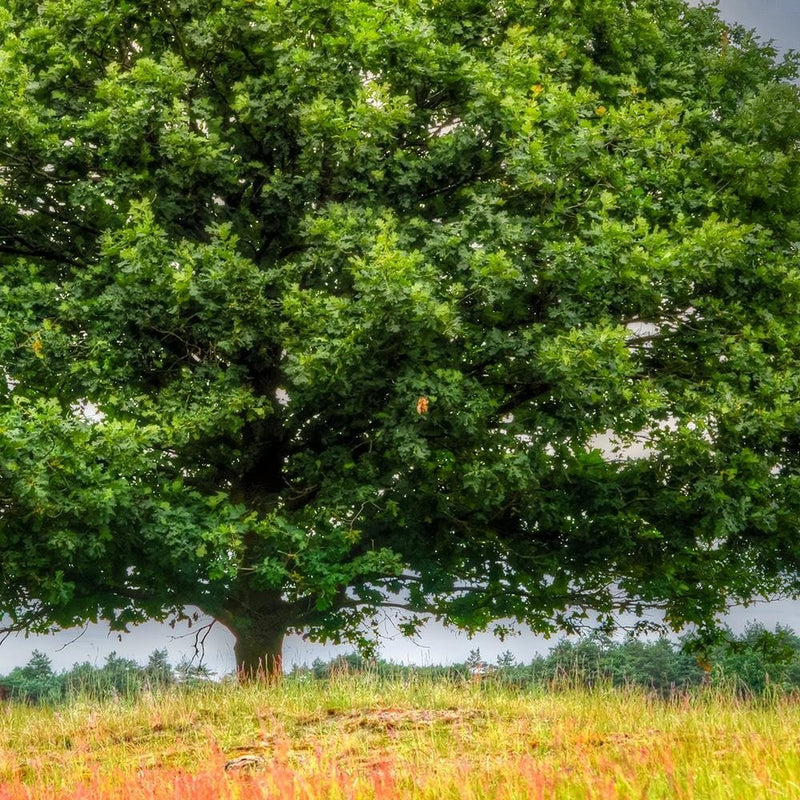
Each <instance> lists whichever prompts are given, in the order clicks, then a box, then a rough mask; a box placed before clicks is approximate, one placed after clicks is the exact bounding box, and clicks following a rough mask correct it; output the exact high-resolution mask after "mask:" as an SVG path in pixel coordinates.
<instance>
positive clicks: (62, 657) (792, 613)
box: [0, 0, 800, 675]
mask: <svg viewBox="0 0 800 800" xmlns="http://www.w3.org/2000/svg"><path fill="white" fill-rule="evenodd" d="M719 9H720V13H721V14H722V16H723V17H724V18H725V19H728V20H729V21H731V22H740V23H741V24H743V25H745V26H746V27H748V28H754V29H755V30H756V31H757V33H758V35H759V36H760V37H761V38H762V39H764V40H769V39H772V40H774V43H775V46H776V47H777V48H778V49H779V50H781V51H785V50H788V49H797V50H800V0H720V2H719ZM752 620H757V621H759V622H762V623H763V624H765V625H766V626H767V627H768V628H772V627H774V625H775V624H777V623H781V624H783V625H789V626H790V627H792V628H794V629H795V630H797V631H800V603H797V602H790V601H781V602H775V603H769V604H760V605H758V606H756V607H751V608H747V609H741V608H739V609H734V610H733V611H732V613H731V614H730V616H729V618H728V624H730V626H731V627H732V628H734V629H741V627H743V625H744V624H745V623H746V622H748V621H752ZM382 633H383V638H382V642H381V655H382V656H383V657H384V658H387V659H392V660H394V661H397V662H401V663H417V664H452V663H456V662H459V661H464V660H465V659H466V657H467V655H468V654H469V652H470V650H472V649H475V648H480V650H481V654H482V656H483V658H484V659H485V660H487V661H490V662H491V661H494V660H495V659H496V658H497V656H498V655H500V653H502V652H503V651H505V650H511V652H512V653H514V655H515V656H516V657H517V659H518V660H521V661H525V662H527V661H530V659H531V658H533V656H534V655H536V654H537V653H543V652H546V651H547V650H548V648H549V647H550V646H551V645H552V644H553V643H554V640H550V641H547V640H545V639H543V638H542V637H539V636H535V635H533V634H532V633H530V632H527V633H523V634H521V635H519V636H517V637H514V638H511V639H507V640H506V641H505V642H500V641H498V640H497V639H495V638H494V637H493V636H491V635H490V634H483V635H479V636H476V637H474V638H473V639H469V638H467V637H466V636H465V635H463V634H458V633H455V632H452V631H447V630H445V629H444V628H442V627H441V626H439V625H435V624H429V625H428V626H427V628H426V629H425V630H424V631H423V633H422V635H421V637H420V638H419V639H418V640H413V641H412V640H408V639H405V638H404V637H403V636H401V635H400V633H399V632H398V631H397V629H396V628H395V626H394V625H393V624H392V621H391V618H388V617H387V619H386V621H385V623H384V624H383V626H382ZM193 645H194V630H187V629H186V628H185V627H182V628H176V629H174V630H173V629H171V628H169V627H167V626H166V625H161V624H158V623H154V622H151V623H147V624H145V625H141V626H138V627H136V628H133V629H132V630H131V632H130V633H128V634H125V635H123V636H122V638H121V639H119V638H118V637H117V635H116V634H113V633H111V632H109V630H108V628H107V627H106V626H104V625H102V624H100V625H91V626H88V627H87V628H86V629H85V630H84V631H81V630H80V629H77V630H70V631H62V632H61V633H59V634H55V635H53V636H31V637H29V638H27V639H26V638H23V637H16V638H10V639H8V640H6V642H5V643H3V645H2V646H0V675H3V674H6V673H8V672H9V671H10V670H11V669H13V668H14V667H15V666H21V665H23V664H25V663H26V662H27V661H28V659H29V658H30V655H31V653H32V651H33V650H34V649H39V650H42V651H43V652H45V653H47V655H48V656H50V657H51V659H52V661H53V665H54V667H55V668H56V669H67V668H69V667H71V666H72V665H73V664H74V663H76V662H83V661H89V662H90V663H92V664H96V665H98V666H99V665H101V664H102V663H103V662H104V661H105V659H106V657H107V656H108V654H109V653H111V652H112V651H115V652H116V653H117V655H120V656H125V657H127V658H133V659H135V660H136V661H140V662H145V661H146V660H147V657H148V655H149V654H150V653H151V652H152V651H153V650H156V649H161V648H166V649H167V651H168V653H169V656H170V659H171V660H172V661H173V662H177V661H179V660H180V659H181V658H182V657H184V656H185V657H191V656H192V655H193V654H194V647H193ZM349 650H352V648H348V647H334V646H332V645H324V644H323V645H319V644H317V645H315V644H312V643H309V642H306V641H304V640H303V639H302V637H300V636H290V637H288V638H287V640H286V644H285V646H284V664H285V665H287V666H291V665H292V664H303V663H309V664H310V663H311V662H312V661H313V660H314V659H315V658H317V657H319V658H322V659H329V658H332V657H333V656H335V655H336V654H337V653H341V652H348V651H349ZM204 663H205V664H206V665H207V666H209V667H210V668H211V669H212V670H213V671H214V672H216V673H217V674H219V675H224V674H227V673H229V672H231V671H233V669H234V666H235V665H234V660H233V638H232V637H231V635H230V634H229V633H228V632H227V631H226V630H225V629H224V628H222V627H221V626H219V625H216V626H214V627H212V629H211V631H210V633H209V635H208V637H207V638H206V640H205V647H204Z"/></svg>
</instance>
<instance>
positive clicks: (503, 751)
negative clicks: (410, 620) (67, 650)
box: [0, 675, 800, 800]
mask: <svg viewBox="0 0 800 800" xmlns="http://www.w3.org/2000/svg"><path fill="white" fill-rule="evenodd" d="M799 745H800V699H799V698H797V697H795V696H794V695H792V694H788V693H780V692H775V693H771V694H770V693H767V694H766V695H764V696H761V697H755V696H753V697H743V696H742V695H741V694H740V693H739V694H737V693H736V692H734V691H731V690H730V688H725V687H706V688H704V689H700V690H694V691H689V692H676V693H674V694H673V695H672V696H670V697H662V696H658V695H655V694H653V693H648V692H647V691H645V690H643V689H641V688H633V687H632V688H619V687H612V686H602V685H601V686H596V687H594V688H591V689H587V688H576V687H571V686H569V685H568V683H563V684H561V685H553V686H549V687H542V686H539V687H533V688H530V689H519V688H511V687H508V686H502V685H499V684H495V683H493V682H491V681H488V680H480V679H477V680H475V681H464V680H460V681H446V680H436V681H431V680H423V679H420V680H404V681H401V680H394V681H387V680H383V679H379V678H378V677H375V676H370V675H360V676H353V675H342V676H338V677H334V678H332V679H331V680H328V681H324V682H320V681H317V682H307V681H301V680H292V679H287V680H284V681H283V682H281V683H280V684H279V685H277V686H269V685H253V686H246V687H238V686H235V685H219V684H215V685H208V686H204V687H195V688H193V689H191V690H187V689H185V688H183V689H182V688H172V689H165V690H162V691H158V692H154V693H145V694H143V695H140V696H139V697H137V698H131V699H129V700H126V699H117V700H106V701H103V702H97V701H89V700H88V699H83V700H82V699H75V700H72V701H70V702H68V703H66V704H62V705H59V706H55V707H49V708H48V707H34V706H25V705H22V704H15V703H7V704H5V705H4V706H3V707H2V708H0V800H23V799H24V800H56V799H58V800H90V799H91V800H122V798H125V800H145V798H146V799H147V800H162V798H164V799H166V798H171V799H173V800H190V798H191V800H266V798H270V799H271V800H288V799H289V798H293V799H296V800H321V799H322V798H336V799H337V800H338V799H340V798H341V800H345V798H346V799H347V800H362V799H363V800H368V799H369V800H371V799H372V798H375V800H388V799H389V798H409V799H410V798H414V799H416V798H430V799H431V800H433V799H434V798H498V800H499V799H500V798H503V799H505V798H509V799H511V798H519V800H523V798H524V799H525V800H528V798H533V799H537V798H541V799H542V800H545V799H548V798H564V799H565V800H566V798H575V799H576V800H577V799H578V798H580V799H581V800H584V799H585V798H597V799H598V800H600V798H609V799H610V798H637V800H641V799H642V798H731V797H734V798H737V799H743V798H797V797H798V796H800V747H799ZM226 765H227V769H226Z"/></svg>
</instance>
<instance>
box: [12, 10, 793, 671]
mask: <svg viewBox="0 0 800 800" xmlns="http://www.w3.org/2000/svg"><path fill="white" fill-rule="evenodd" d="M794 75H795V71H794V67H793V65H792V64H791V63H788V62H787V63H779V62H778V61H777V60H776V57H775V52H774V51H773V50H772V49H771V48H770V47H769V46H766V45H763V44H761V43H759V42H758V41H757V40H755V39H754V38H753V36H752V35H751V34H750V33H748V32H747V31H745V30H742V29H740V28H735V27H734V28H732V29H731V28H728V27H726V25H725V24H724V23H723V22H722V21H721V20H720V19H719V18H718V16H717V13H716V11H715V10H714V9H713V8H708V7H700V8H690V7H689V6H687V5H686V4H685V3H684V2H682V0H637V1H636V2H634V0H560V1H559V2H547V1H546V0H488V1H487V0H370V1H369V2H366V1H362V0H42V2H39V3H32V2H30V1H29V0H2V2H1V3H0V370H2V371H3V372H4V375H5V377H4V378H3V379H2V381H0V612H2V613H4V614H5V615H6V617H5V619H6V622H5V626H6V629H8V630H29V631H41V630H47V629H50V628H52V627H58V626H70V625H75V624H79V623H82V622H84V621H86V620H95V619H98V618H103V619H107V620H110V621H111V623H112V625H113V626H114V627H116V628H124V627H125V626H126V625H128V624H130V623H132V622H136V621H140V620H143V619H146V618H150V617H155V618H161V619H163V618H166V617H169V616H170V615H176V614H178V615H179V614H181V613H182V610H183V609H185V608H186V607H187V606H195V607H199V608H200V609H202V610H203V611H205V612H207V613H208V614H210V615H211V616H212V617H214V618H215V619H217V620H219V621H220V622H221V623H222V624H224V625H225V626H227V627H228V628H229V629H230V630H231V631H232V632H233V634H234V635H235V637H236V653H237V660H238V664H239V666H240V667H241V668H243V669H245V670H250V669H254V668H257V667H258V665H259V660H263V659H266V662H265V664H266V666H267V668H268V669H271V668H273V667H274V665H275V663H276V659H277V657H278V655H279V653H280V648H281V642H282V639H283V636H284V633H285V632H286V631H287V630H290V629H299V630H306V631H309V632H310V633H311V634H312V635H316V636H326V635H328V636H333V637H334V638H337V637H349V638H353V637H355V638H356V639H358V638H359V637H363V635H364V630H365V628H364V622H365V621H368V620H370V619H373V618H374V615H375V613H376V612H377V610H378V609H380V608H382V607H386V606H388V607H390V608H397V609H398V610H399V611H400V612H401V613H402V612H404V613H405V614H406V616H405V617H404V619H405V624H407V625H408V626H409V627H413V625H414V624H415V622H416V616H415V615H416V614H417V613H422V612H431V613H433V614H435V615H437V616H438V617H440V618H441V619H444V620H446V621H449V622H451V623H453V624H455V625H458V626H462V627H464V628H468V629H471V630H472V629H481V628H484V627H486V626H487V625H490V624H491V623H492V621H494V620H498V619H516V620H518V621H521V622H524V623H528V624H530V625H531V626H532V627H533V628H535V629H537V630H552V629H554V628H565V627H566V628H569V627H570V626H574V625H575V624H578V623H580V621H581V620H582V619H585V618H586V615H587V614H590V613H594V614H597V615H599V616H598V617H597V618H598V619H599V620H600V621H601V622H611V621H613V620H614V619H615V618H617V616H618V614H619V613H620V612H639V613H641V612H642V611H644V610H645V609H648V608H653V607H656V608H661V609H663V611H664V612H665V614H666V619H667V620H668V622H669V623H670V624H672V625H674V626H676V627H680V626H682V625H685V624H686V623H695V624H698V625H700V626H701V628H702V627H711V626H713V623H714V619H715V615H716V614H718V612H720V611H721V610H722V609H724V608H725V606H726V603H727V602H729V601H731V600H744V601H747V600H749V599H752V598H754V597H757V596H759V595H761V594H765V593H772V592H781V591H782V592H788V593H793V592H796V591H797V590H798V587H800V580H799V576H800V571H799V568H800V534H799V532H798V520H800V516H799V514H800V457H799V454H798V445H800V406H799V404H798V401H799V400H800V258H799V257H798V248H800V150H799V149H798V141H799V140H800V102H798V91H797V89H796V87H795V86H794V85H792V83H791V80H792V78H793V76H794ZM614 448H616V452H614Z"/></svg>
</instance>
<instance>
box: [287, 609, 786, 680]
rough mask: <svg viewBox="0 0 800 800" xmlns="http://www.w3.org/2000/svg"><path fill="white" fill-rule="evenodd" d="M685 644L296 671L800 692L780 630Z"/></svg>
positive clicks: (358, 660) (604, 643)
mask: <svg viewBox="0 0 800 800" xmlns="http://www.w3.org/2000/svg"><path fill="white" fill-rule="evenodd" d="M685 645H686V642H676V641H674V640H670V639H666V638H661V639H655V640H644V639H639V638H630V639H625V640H622V641H620V640H615V639H612V638H610V637H607V636H602V635H591V636H585V637H583V638H579V639H576V640H571V639H562V640H560V641H559V642H557V643H556V644H555V645H554V646H553V647H551V648H550V651H549V652H548V653H547V655H540V656H536V657H535V658H534V659H533V660H532V661H530V662H529V663H521V662H519V661H517V659H516V657H515V656H514V654H513V653H512V652H511V651H506V652H505V653H503V654H502V655H500V656H499V657H498V658H497V660H496V661H495V662H487V661H485V660H484V659H483V658H482V657H481V653H480V650H473V651H471V652H470V654H469V657H468V658H467V659H466V660H465V661H464V662H463V663H461V664H455V665H451V666H447V667H441V666H415V665H399V664H396V663H393V662H386V661H382V660H380V659H379V660H372V661H370V660H366V659H364V658H363V657H361V656H360V655H359V654H357V653H351V654H349V655H345V656H338V657H337V658H334V659H333V660H331V661H327V662H325V661H322V660H320V659H317V660H315V661H314V662H313V663H312V664H311V666H307V665H306V666H302V667H294V668H293V670H292V672H291V673H290V674H291V675H292V676H294V677H295V678H298V679H306V680H308V679H312V678H313V679H317V680H324V679H329V678H331V677H334V676H336V675H339V674H343V673H352V672H368V673H371V674H375V675H377V676H386V677H387V678H388V677H395V678H407V677H412V676H428V677H430V678H442V679H448V678H449V679H454V678H455V679H463V680H471V681H482V682H483V681H485V682H486V683H492V682H497V683H502V684H506V685H510V686H518V687H520V688H523V687H527V686H535V685H540V686H542V685H543V686H548V685H550V686H552V685H561V686H563V685H565V684H570V685H579V686H593V685H597V684H604V685H608V684H611V685H614V686H630V685H634V686H641V687H644V688H646V689H649V690H652V691H654V692H657V693H659V694H662V695H669V694H671V693H673V692H681V691H685V690H687V689H691V688H692V687H699V686H706V685H709V684H711V685H724V686H726V687H730V688H733V689H734V690H735V691H737V692H739V693H741V694H745V695H746V694H763V693H764V692H767V691H773V690H778V691H780V690H783V691H792V690H796V689H800V636H798V635H797V634H795V632H794V631H793V630H792V629H791V628H788V627H785V626H781V625H778V626H777V627H776V628H775V630H774V631H769V630H767V629H766V628H765V627H764V626H763V625H760V624H756V623H753V624H750V625H748V626H747V627H746V628H745V630H744V632H743V633H741V634H738V635H737V634H734V633H732V632H730V631H729V632H728V635H727V636H726V637H725V641H724V642H722V643H720V644H719V645H717V646H716V647H713V648H712V649H711V650H710V651H709V652H707V653H705V654H704V655H703V656H701V657H698V656H697V655H696V654H693V653H692V652H691V648H690V647H686V646H685Z"/></svg>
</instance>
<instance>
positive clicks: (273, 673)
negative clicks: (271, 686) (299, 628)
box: [232, 620, 286, 683]
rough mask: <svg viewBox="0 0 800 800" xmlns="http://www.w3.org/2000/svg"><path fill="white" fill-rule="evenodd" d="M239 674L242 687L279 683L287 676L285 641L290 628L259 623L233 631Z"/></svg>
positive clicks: (234, 650) (255, 621)
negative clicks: (257, 682)
mask: <svg viewBox="0 0 800 800" xmlns="http://www.w3.org/2000/svg"><path fill="white" fill-rule="evenodd" d="M232 632H233V635H234V636H235V637H236V644H235V645H234V646H233V652H234V654H235V655H236V671H237V672H238V674H239V680H240V682H242V683H245V682H247V681H254V680H255V681H269V682H270V683H273V682H276V681H278V680H279V679H280V677H281V675H282V674H283V662H282V658H283V638H284V636H285V635H286V626H284V625H280V626H277V627H262V626H260V625H259V624H258V621H257V620H254V621H253V624H251V625H247V626H246V629H245V630H233V631H232Z"/></svg>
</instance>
